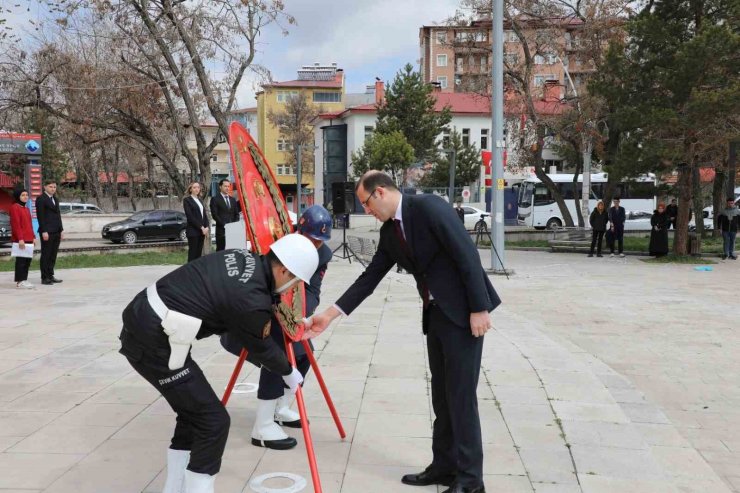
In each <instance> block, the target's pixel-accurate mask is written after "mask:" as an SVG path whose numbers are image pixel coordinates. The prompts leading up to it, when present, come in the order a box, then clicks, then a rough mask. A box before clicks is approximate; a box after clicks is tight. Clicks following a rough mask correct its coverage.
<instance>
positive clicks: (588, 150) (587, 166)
mask: <svg viewBox="0 0 740 493" xmlns="http://www.w3.org/2000/svg"><path fill="white" fill-rule="evenodd" d="M558 60H560V65H562V66H563V72H565V76H566V77H567V78H568V82H569V83H570V87H571V89H573V97H574V98H576V106H577V107H578V116H580V117H581V119H583V112H582V111H581V101H580V100H579V99H578V91H577V90H576V85H575V84H574V83H573V79H571V78H570V72H568V67H566V66H565V63H563V60H562V59H561V58H560V57H558ZM583 125H584V126H583V130H581V157H582V160H583V170H582V171H581V180H582V181H583V183H582V184H581V216H583V227H584V229H590V223H589V222H588V214H589V211H588V206H589V201H590V200H591V154H593V150H594V143H593V140H592V139H591V136H590V135H589V131H590V130H591V125H590V123H589V122H583Z"/></svg>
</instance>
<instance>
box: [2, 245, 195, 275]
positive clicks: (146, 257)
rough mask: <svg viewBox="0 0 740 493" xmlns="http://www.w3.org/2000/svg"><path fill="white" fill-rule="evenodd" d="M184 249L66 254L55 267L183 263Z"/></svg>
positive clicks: (7, 268)
mask: <svg viewBox="0 0 740 493" xmlns="http://www.w3.org/2000/svg"><path fill="white" fill-rule="evenodd" d="M187 259H188V254H187V252H186V251H184V250H183V251H178V252H142V253H120V254H116V253H104V254H102V255H66V256H64V257H59V258H57V263H56V267H55V268H56V269H89V268H96V267H136V266H140V265H183V264H184V263H185V262H187ZM14 269H15V259H12V260H10V261H5V262H0V272H12V271H13V270H14ZM31 270H39V258H38V256H35V257H34V259H33V262H32V263H31Z"/></svg>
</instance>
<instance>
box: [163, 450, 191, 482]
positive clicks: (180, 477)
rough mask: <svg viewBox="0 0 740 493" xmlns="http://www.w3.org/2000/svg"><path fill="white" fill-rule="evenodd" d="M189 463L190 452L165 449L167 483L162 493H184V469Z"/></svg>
mask: <svg viewBox="0 0 740 493" xmlns="http://www.w3.org/2000/svg"><path fill="white" fill-rule="evenodd" d="M189 462H190V450H175V449H171V448H168V449H167V482H166V483H165V484H164V489H163V490H162V493H183V491H185V489H184V488H185V468H186V467H188V463H189Z"/></svg>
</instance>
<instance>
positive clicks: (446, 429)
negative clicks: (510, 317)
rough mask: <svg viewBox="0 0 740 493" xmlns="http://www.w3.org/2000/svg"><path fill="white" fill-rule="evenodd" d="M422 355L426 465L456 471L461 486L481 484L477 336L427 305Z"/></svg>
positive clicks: (479, 347)
mask: <svg viewBox="0 0 740 493" xmlns="http://www.w3.org/2000/svg"><path fill="white" fill-rule="evenodd" d="M428 310H429V313H428V317H429V319H428V320H429V322H428V333H427V351H428V353H429V369H430V371H431V374H432V408H433V409H434V416H435V418H434V430H433V434H432V452H433V455H434V458H433V460H432V465H431V467H432V468H433V469H434V470H435V471H439V472H441V473H456V474H457V480H456V481H457V483H459V484H460V485H461V486H464V487H467V488H477V487H479V486H482V485H483V443H482V438H481V427H480V417H479V415H478V395H477V389H478V377H479V376H480V365H481V355H482V353H483V337H473V334H472V333H471V332H470V329H468V328H462V327H459V326H457V325H455V324H454V323H453V322H452V321H451V320H450V319H448V318H447V317H446V316H445V315H444V313H443V312H442V310H441V309H440V308H439V306H437V304H436V303H435V302H434V301H432V302H431V304H430V305H429V307H428Z"/></svg>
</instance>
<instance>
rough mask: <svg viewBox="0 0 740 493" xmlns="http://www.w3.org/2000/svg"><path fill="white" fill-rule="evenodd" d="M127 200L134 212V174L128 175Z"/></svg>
mask: <svg viewBox="0 0 740 493" xmlns="http://www.w3.org/2000/svg"><path fill="white" fill-rule="evenodd" d="M128 198H129V200H130V201H131V208H132V209H133V210H134V212H136V193H134V174H133V173H131V171H129V173H128Z"/></svg>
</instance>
